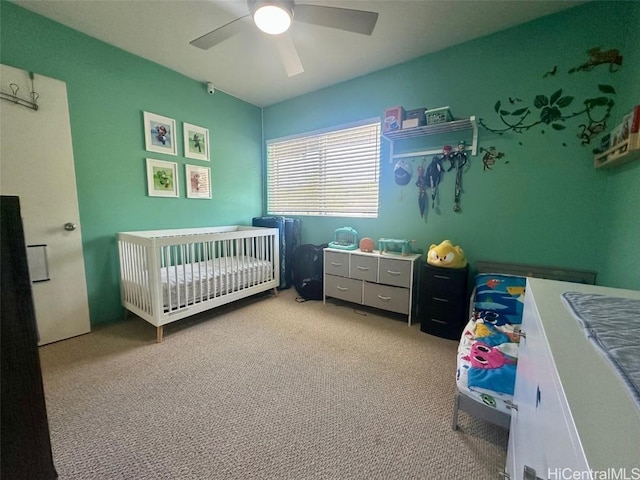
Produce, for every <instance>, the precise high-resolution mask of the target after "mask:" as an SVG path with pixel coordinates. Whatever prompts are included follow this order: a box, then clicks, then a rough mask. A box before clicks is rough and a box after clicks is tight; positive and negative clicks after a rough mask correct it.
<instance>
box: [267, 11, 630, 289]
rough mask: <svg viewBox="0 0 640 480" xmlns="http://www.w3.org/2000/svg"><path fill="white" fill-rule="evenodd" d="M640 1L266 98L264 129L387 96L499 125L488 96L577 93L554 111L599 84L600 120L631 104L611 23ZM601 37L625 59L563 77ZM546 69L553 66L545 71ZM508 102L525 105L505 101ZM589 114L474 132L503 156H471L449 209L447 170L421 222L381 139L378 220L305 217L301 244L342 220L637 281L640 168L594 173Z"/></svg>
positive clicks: (413, 190)
mask: <svg viewBox="0 0 640 480" xmlns="http://www.w3.org/2000/svg"><path fill="white" fill-rule="evenodd" d="M639 11H640V4H639V3H635V2H592V3H589V4H586V5H583V6H580V7H577V8H574V9H571V10H568V11H565V12H561V13H559V14H556V15H553V16H550V17H546V18H543V19H539V20H536V21H533V22H530V23H527V24H525V25H522V26H519V27H516V28H512V29H509V30H505V31H502V32H499V33H497V34H494V35H491V36H487V37H484V38H482V39H479V40H475V41H472V42H468V43H466V44H463V45H459V46H456V47H453V48H449V49H447V50H444V51H441V52H437V53H434V54H430V55H427V56H424V57H421V58H419V59H416V60H413V61H410V62H407V63H404V64H401V65H397V66H394V67H392V68H389V69H386V70H382V71H379V72H375V73H373V74H370V75H367V76H365V77H361V78H357V79H354V80H351V81H348V82H344V83H342V84H339V85H335V86H333V87H329V88H326V89H323V90H319V91H316V92H313V93H310V94H307V95H304V96H301V97H298V98H295V99H292V100H289V101H285V102H282V103H279V104H277V105H273V106H270V107H267V108H265V109H264V135H265V138H266V139H272V138H278V137H282V136H286V135H292V134H295V133H299V132H304V131H309V130H315V129H319V128H324V127H327V126H331V125H335V124H340V123H347V122H350V121H356V120H360V119H363V118H368V117H372V116H380V115H381V113H382V111H383V110H384V108H386V107H389V106H393V105H403V106H404V107H405V108H409V109H411V108H418V107H422V106H426V107H428V108H435V107H441V106H450V108H451V111H452V113H453V115H454V117H456V118H464V117H469V116H471V115H475V116H477V117H479V118H482V119H484V120H485V122H486V123H487V124H488V125H489V126H491V127H492V128H494V129H496V128H498V127H500V126H501V123H500V120H499V117H498V115H497V114H496V112H495V111H494V105H495V104H496V102H497V101H498V100H500V101H501V102H502V104H503V108H508V109H510V110H512V111H513V109H515V108H520V107H523V106H529V107H532V110H534V111H535V112H537V110H535V108H533V99H534V98H535V97H536V95H539V94H543V95H546V96H547V97H550V96H551V95H552V94H553V93H554V92H556V91H557V90H559V89H562V91H563V93H562V96H572V97H574V100H573V102H572V104H571V105H570V106H569V107H567V108H565V109H564V110H565V111H567V112H576V111H579V110H580V109H581V108H582V107H583V102H584V100H586V99H587V98H595V97H600V96H602V95H603V94H602V92H601V91H600V90H599V88H598V85H601V84H604V85H609V86H612V87H613V88H614V89H615V91H616V94H615V95H606V96H607V97H610V98H613V99H614V100H615V102H616V105H615V107H614V109H613V111H612V117H611V118H612V120H611V121H610V122H609V124H608V128H609V129H610V128H612V127H613V126H614V125H615V124H617V122H619V121H620V117H621V116H622V114H623V113H625V112H626V111H627V110H629V109H630V108H631V106H633V105H635V104H637V103H640V94H639V92H638V82H637V79H638V78H640V76H639V75H638V73H639V70H638V69H639V68H640V57H639V56H638V55H639V52H638V49H637V35H636V28H635V27H632V26H633V25H638V22H635V23H634V22H627V21H624V22H621V21H620V19H621V18H625V19H627V18H635V19H637V18H638V12H639ZM598 46H600V47H602V48H603V49H611V48H617V49H619V50H620V51H621V53H622V54H623V55H624V65H623V68H622V69H620V70H619V71H617V72H615V73H611V72H610V71H609V69H608V67H607V66H599V67H596V68H594V69H593V70H591V71H586V72H585V71H581V72H575V73H569V70H570V69H571V68H572V67H576V66H578V65H580V64H583V63H584V62H586V60H587V53H586V51H587V50H588V49H590V48H592V47H598ZM554 66H557V73H556V74H555V75H548V76H546V77H544V74H545V73H546V72H548V71H551V70H552V69H553V67H554ZM631 84H633V87H632V86H631ZM509 98H512V99H516V98H517V99H521V100H522V102H519V103H517V104H515V106H512V105H511V104H510V103H509ZM292 119H295V121H292ZM585 120H586V117H585V116H584V115H583V116H580V117H577V118H574V119H571V120H567V121H566V122H564V123H563V126H565V127H566V128H565V129H564V130H554V129H553V128H551V127H550V126H549V125H544V128H543V127H541V126H538V127H534V128H532V129H530V130H529V131H527V132H524V133H518V134H516V133H506V134H504V135H498V134H495V133H492V132H489V131H487V130H485V129H482V128H481V129H480V132H479V135H480V139H479V144H480V146H482V147H484V148H488V147H490V146H495V147H496V149H497V150H498V151H500V152H504V153H505V157H504V158H503V159H501V160H498V161H497V163H496V165H495V166H494V167H493V169H492V170H490V171H489V170H486V171H485V170H483V165H482V155H481V154H479V155H478V156H476V157H471V156H470V157H469V159H470V162H469V163H470V166H469V168H468V170H466V171H465V172H464V175H463V194H462V199H461V207H462V212H460V213H454V212H453V210H452V207H453V199H454V183H455V176H454V174H453V173H452V172H449V173H446V174H445V176H444V178H443V183H442V184H441V186H440V203H439V208H438V209H436V210H433V209H430V210H429V211H428V213H427V214H426V215H425V218H421V217H420V214H419V211H418V205H417V193H418V189H417V187H416V186H415V180H412V182H411V183H409V185H406V186H399V185H396V184H395V182H394V177H393V162H390V161H389V158H388V143H387V142H386V141H384V142H383V160H382V170H381V181H380V211H379V217H378V218H377V219H346V218H324V217H303V223H302V225H303V241H304V242H308V243H323V242H327V241H330V240H331V239H332V237H333V231H334V229H335V228H338V227H341V226H345V225H350V226H353V227H354V228H355V229H356V230H357V231H358V232H359V233H360V235H361V236H368V237H371V238H373V239H374V240H376V239H377V238H380V237H393V238H407V239H415V240H417V244H418V246H419V247H420V248H422V249H427V248H428V247H429V245H430V244H431V243H439V242H440V241H442V240H443V239H450V240H452V241H453V242H454V243H457V244H460V245H461V246H462V247H463V248H464V249H465V251H466V253H467V256H468V257H469V260H470V261H471V262H474V261H476V260H479V259H484V260H496V261H512V262H522V263H534V264H542V265H560V266H567V267H574V268H583V269H593V270H596V271H598V272H599V273H600V277H599V283H601V284H606V285H612V286H620V287H627V288H635V289H639V288H640V278H639V277H638V258H640V256H639V255H638V254H637V252H636V251H637V247H638V243H639V242H638V240H637V238H638V235H639V234H640V231H639V228H640V227H639V226H638V220H637V212H638V206H640V202H639V197H638V193H637V191H638V189H637V185H638V184H639V182H638V176H639V172H640V168H639V165H637V164H633V165H629V166H628V167H627V168H618V169H616V170H615V171H604V170H595V169H594V168H593V154H592V152H591V150H592V148H594V147H596V146H597V145H598V142H599V137H598V138H596V139H595V140H594V141H593V142H592V144H591V145H581V142H580V139H579V138H578V136H577V134H578V132H579V131H580V127H579V125H580V124H581V123H584V122H585ZM464 138H468V137H466V136H465V137H464ZM458 139H459V137H458V138H456V137H453V138H439V139H433V138H432V139H425V143H424V144H423V145H422V146H420V149H431V148H434V147H436V148H439V147H440V146H441V145H442V144H443V143H444V142H445V141H446V142H447V143H451V144H453V145H455V143H456V142H457V140H458ZM397 146H398V144H397V143H396V148H397ZM424 160H426V161H427V162H428V161H430V160H431V158H426V159H424ZM422 162H423V158H420V157H418V158H414V159H413V160H412V163H413V170H414V172H415V171H416V168H417V166H418V165H420V164H421V163H422ZM414 179H415V177H414ZM621 254H622V255H621Z"/></svg>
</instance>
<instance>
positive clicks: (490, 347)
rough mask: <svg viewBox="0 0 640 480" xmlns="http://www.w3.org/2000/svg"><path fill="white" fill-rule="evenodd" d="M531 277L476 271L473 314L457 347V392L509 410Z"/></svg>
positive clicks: (499, 408) (493, 406)
mask: <svg viewBox="0 0 640 480" xmlns="http://www.w3.org/2000/svg"><path fill="white" fill-rule="evenodd" d="M525 287H526V278H524V277H518V276H514V275H504V274H489V273H483V274H479V275H476V277H475V287H474V293H473V296H472V299H471V302H472V304H471V307H472V308H471V309H470V310H471V314H470V318H469V321H468V323H467V325H466V326H465V328H464V330H463V332H462V335H461V338H460V343H459V345H458V354H457V369H456V383H457V386H458V390H459V391H460V392H461V393H462V394H464V395H466V396H468V397H471V398H473V399H475V400H477V401H478V402H481V403H483V404H485V405H487V406H489V407H492V408H495V409H497V410H499V411H501V412H505V413H507V414H510V410H509V409H508V407H507V404H506V403H505V401H507V400H511V398H512V397H513V390H514V387H515V380H516V367H517V363H518V344H519V335H518V334H519V331H520V325H521V324H522V312H523V309H524V294H525Z"/></svg>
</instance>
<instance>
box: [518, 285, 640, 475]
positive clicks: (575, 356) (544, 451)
mask: <svg viewBox="0 0 640 480" xmlns="http://www.w3.org/2000/svg"><path fill="white" fill-rule="evenodd" d="M565 292H580V293H593V294H602V295H608V296H614V297H625V298H633V299H640V291H632V290H621V289H613V288H605V287H596V286H593V285H583V284H576V283H566V282H558V281H553V280H541V279H535V278H528V279H527V293H526V296H525V307H524V315H523V321H522V331H523V332H524V335H525V336H524V337H523V338H521V340H520V349H519V353H518V370H517V374H516V386H515V393H514V399H513V402H514V404H515V406H516V408H517V410H513V411H512V415H511V429H510V432H509V447H508V452H507V465H506V473H507V475H508V477H509V478H510V479H512V480H513V479H527V480H528V479H533V480H535V479H547V480H551V479H565V478H572V479H573V478H580V479H583V478H584V479H587V478H640V409H638V407H637V406H636V405H635V403H634V401H633V398H632V396H631V393H630V392H629V391H628V389H627V388H626V386H625V385H624V384H623V383H622V381H621V380H620V379H619V377H618V374H617V373H616V371H615V370H614V368H613V367H612V366H611V364H610V363H609V362H608V360H607V359H606V358H605V357H604V356H603V355H602V354H601V353H600V352H599V351H598V350H597V349H596V348H595V347H594V345H593V344H592V342H591V341H590V340H589V339H588V338H587V336H586V335H585V333H584V331H583V328H582V326H581V325H580V323H579V322H578V320H577V319H576V318H575V317H574V316H573V315H572V314H571V312H570V311H569V310H568V309H567V307H566V306H565V305H564V303H563V301H562V297H561V295H562V294H563V293H565ZM638 344H639V345H640V334H639V335H638ZM639 349H640V347H639ZM589 471H595V472H603V471H608V472H620V473H609V475H610V476H606V477H604V476H597V475H598V474H594V475H593V476H589V474H588V473H584V472H589ZM621 474H625V475H627V476H611V475H621ZM601 475H602V474H601ZM633 475H635V476H633Z"/></svg>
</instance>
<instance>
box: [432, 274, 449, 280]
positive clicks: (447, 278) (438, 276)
mask: <svg viewBox="0 0 640 480" xmlns="http://www.w3.org/2000/svg"><path fill="white" fill-rule="evenodd" d="M433 277H434V278H439V279H440V280H451V277H447V276H446V275H434V276H433Z"/></svg>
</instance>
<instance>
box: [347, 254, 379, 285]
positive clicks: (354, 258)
mask: <svg viewBox="0 0 640 480" xmlns="http://www.w3.org/2000/svg"><path fill="white" fill-rule="evenodd" d="M349 276H350V277H351V278H358V279H360V280H366V281H368V282H375V281H376V280H377V278H378V259H377V258H376V257H369V256H365V255H351V266H350V269H349Z"/></svg>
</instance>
